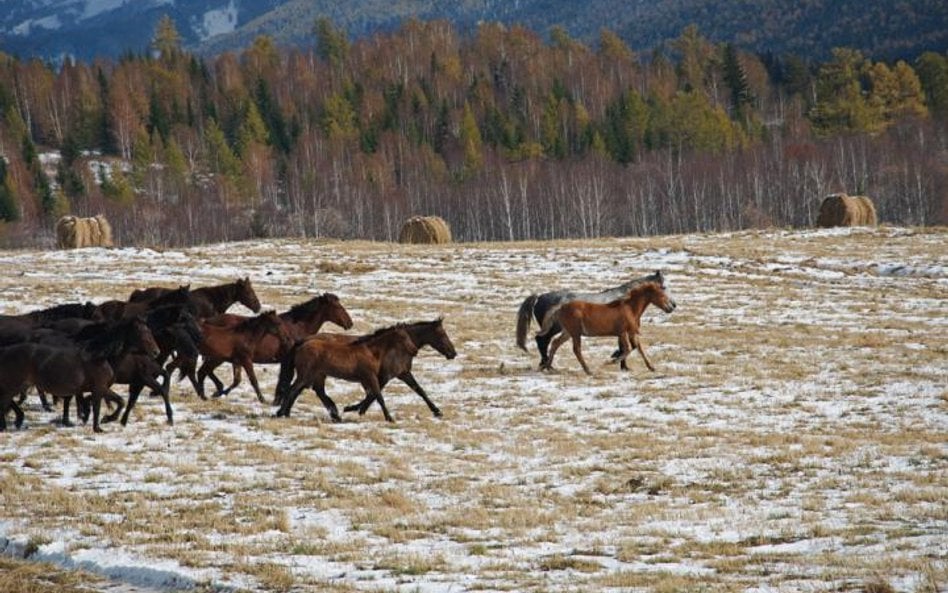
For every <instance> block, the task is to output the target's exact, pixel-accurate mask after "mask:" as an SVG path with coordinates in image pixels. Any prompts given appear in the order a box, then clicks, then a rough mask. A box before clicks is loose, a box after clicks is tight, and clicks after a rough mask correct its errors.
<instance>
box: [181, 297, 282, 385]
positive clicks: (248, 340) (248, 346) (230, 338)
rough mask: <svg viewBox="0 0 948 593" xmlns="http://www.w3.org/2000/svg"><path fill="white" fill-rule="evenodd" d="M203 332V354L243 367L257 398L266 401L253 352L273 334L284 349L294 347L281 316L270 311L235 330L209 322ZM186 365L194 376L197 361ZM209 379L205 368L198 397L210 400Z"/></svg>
mask: <svg viewBox="0 0 948 593" xmlns="http://www.w3.org/2000/svg"><path fill="white" fill-rule="evenodd" d="M201 331H202V332H203V333H204V338H203V340H202V341H201V345H200V346H199V347H198V350H200V352H201V355H202V356H204V357H205V358H206V359H212V360H219V361H227V362H231V363H234V364H239V365H240V366H242V367H243V369H244V370H245V371H246V372H247V377H248V378H249V379H250V384H251V385H253V390H254V392H256V394H257V399H258V400H260V401H261V402H263V401H264V399H263V394H262V393H260V385H258V384H257V375H256V374H254V372H253V352H254V349H255V348H256V345H257V344H258V343H260V341H261V339H262V338H263V336H264V335H265V334H271V335H273V336H275V337H276V338H277V341H278V342H279V343H280V347H281V348H284V349H286V350H289V349H290V348H291V347H292V346H293V340H291V339H290V337H289V336H288V335H287V333H286V330H285V329H284V327H283V324H282V323H281V322H280V318H279V317H277V314H276V313H275V312H273V311H267V312H266V313H262V314H260V315H258V316H257V317H250V318H249V319H246V320H244V321H241V322H240V323H238V324H237V325H235V326H233V327H220V326H216V325H213V324H210V323H208V322H206V321H205V322H203V323H202V324H201ZM186 363H187V364H190V365H192V366H191V367H190V369H188V372H191V373H193V369H194V367H193V364H194V361H193V360H189V361H186ZM206 376H207V373H206V372H205V369H204V368H203V367H201V372H199V373H198V376H197V381H196V385H197V388H198V395H199V396H200V397H201V398H202V399H207V396H205V395H204V379H205V377H206Z"/></svg>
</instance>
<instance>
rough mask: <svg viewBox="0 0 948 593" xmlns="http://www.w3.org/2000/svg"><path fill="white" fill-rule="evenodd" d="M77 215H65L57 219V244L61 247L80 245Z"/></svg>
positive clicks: (72, 247)
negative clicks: (77, 235) (77, 231)
mask: <svg viewBox="0 0 948 593" xmlns="http://www.w3.org/2000/svg"><path fill="white" fill-rule="evenodd" d="M77 220H79V219H78V218H76V217H75V216H63V217H61V218H60V219H59V220H57V221H56V246H57V247H59V248H60V249H75V248H76V247H78V246H79V245H78V242H77V237H76V221H77Z"/></svg>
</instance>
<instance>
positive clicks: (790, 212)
mask: <svg viewBox="0 0 948 593" xmlns="http://www.w3.org/2000/svg"><path fill="white" fill-rule="evenodd" d="M313 35H314V37H315V40H316V43H315V46H314V49H305V50H298V49H297V50H290V49H280V48H278V47H277V46H276V45H275V44H274V42H273V41H272V40H271V39H270V38H268V37H265V36H261V37H258V38H257V39H256V40H255V41H254V43H253V44H252V46H251V47H249V48H248V49H246V50H245V51H242V52H240V53H224V54H221V55H218V56H215V57H213V58H201V57H198V56H196V55H193V54H190V53H187V52H185V51H183V50H182V48H181V41H180V37H179V35H178V33H177V30H176V29H175V26H174V23H173V22H172V21H171V20H170V19H168V18H165V19H162V21H161V22H160V23H159V25H158V27H157V29H156V31H155V34H154V38H153V40H152V47H153V51H152V52H151V53H149V54H148V55H127V56H125V57H123V58H122V59H119V60H116V61H110V60H98V61H94V62H71V61H70V62H66V63H65V64H62V65H61V66H59V67H56V68H54V67H51V66H50V65H48V64H45V63H43V62H42V61H39V60H19V59H16V58H13V57H11V56H6V55H3V54H0V116H2V119H0V155H2V157H3V158H0V221H5V222H0V242H3V244H6V245H44V244H47V245H48V244H52V226H53V224H54V222H55V220H56V219H57V218H58V217H59V216H61V215H62V214H65V213H74V214H79V215H83V216H86V215H93V214H97V213H105V214H106V215H107V216H108V217H109V219H110V220H111V221H112V224H113V227H114V228H115V230H116V235H117V240H118V242H120V243H123V244H149V245H183V244H193V243H200V242H208V241H221V240H239V239H246V238H250V237H265V236H307V237H340V238H367V239H381V240H391V239H392V238H393V237H396V236H397V234H398V230H399V226H400V224H401V222H402V221H403V220H404V219H406V218H408V217H409V216H411V215H414V214H432V215H440V216H442V217H443V218H445V219H446V220H447V221H449V223H450V224H451V226H452V230H453V233H454V235H455V237H456V238H458V239H461V240H518V239H546V238H559V237H598V236H605V235H628V234H636V235H637V234H659V233H681V232H693V231H705V230H732V229H740V228H749V227H761V226H772V225H777V226H801V225H809V224H811V223H812V221H813V218H814V212H815V209H816V208H818V206H819V199H820V198H821V197H822V196H824V195H826V194H827V193H831V192H834V191H847V192H849V193H851V194H856V193H865V194H868V195H870V196H871V197H872V198H873V199H874V200H875V201H876V204H877V207H878V209H879V212H880V216H881V219H882V220H883V221H885V222H890V223H898V224H913V225H919V224H920V225H926V224H944V223H945V222H946V219H948V210H946V209H948V206H946V199H948V156H946V155H948V125H946V122H948V54H938V53H933V52H926V53H924V54H922V55H920V56H919V57H918V58H917V59H916V60H913V61H912V62H911V63H908V62H903V61H900V62H897V63H894V64H891V63H885V62H873V61H871V60H869V59H867V58H865V57H864V56H862V55H861V54H860V53H859V52H857V51H854V50H850V49H845V48H841V49H837V50H834V52H833V57H832V59H831V60H829V61H826V62H824V63H809V62H806V61H804V60H802V59H799V58H795V57H793V56H758V55H754V54H750V53H746V52H743V51H740V50H738V49H736V48H735V47H734V46H733V45H730V44H713V43H711V42H709V41H708V40H707V39H706V38H705V37H703V36H702V35H701V33H700V31H699V30H698V29H697V28H696V27H693V26H691V27H688V28H686V29H685V30H684V31H682V34H681V36H680V37H679V38H678V39H676V40H675V41H674V42H673V43H671V44H669V46H668V48H667V51H665V52H653V53H651V54H649V55H647V56H639V55H636V54H635V53H634V52H632V51H631V50H630V49H629V48H628V46H627V45H626V44H625V43H624V42H623V41H622V40H621V39H620V38H619V37H618V36H617V35H615V34H614V33H612V32H610V31H609V30H603V31H602V32H601V35H600V38H599V41H598V43H597V44H593V45H587V44H584V43H581V42H579V41H577V40H575V39H573V38H571V37H570V36H569V35H568V34H567V33H566V32H565V31H564V30H563V29H553V30H552V31H551V32H550V34H549V36H548V37H546V38H544V37H542V36H540V35H539V34H537V33H534V32H532V31H529V30H527V29H524V28H520V27H505V26H503V25H500V24H491V23H485V24H482V25H480V26H479V27H478V28H477V30H476V31H475V32H474V33H472V34H470V35H460V34H459V33H458V32H457V30H456V29H455V28H454V27H453V26H452V25H450V24H449V23H446V22H443V21H430V22H422V21H417V20H411V21H407V22H405V23H404V24H403V25H402V26H401V27H400V28H399V29H397V30H395V31H394V32H391V33H386V34H378V35H375V36H373V37H370V38H366V39H363V40H360V41H358V42H354V43H353V42H350V40H349V39H348V38H347V36H346V35H345V33H344V32H342V30H341V29H338V28H336V27H335V26H334V25H333V23H332V22H331V21H329V20H327V19H319V20H317V21H316V23H315V24H314V26H313ZM50 153H53V154H50ZM57 155H58V157H57Z"/></svg>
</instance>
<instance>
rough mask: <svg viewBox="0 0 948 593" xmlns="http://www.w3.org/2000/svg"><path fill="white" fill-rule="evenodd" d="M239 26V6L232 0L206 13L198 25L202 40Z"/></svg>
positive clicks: (228, 31)
mask: <svg viewBox="0 0 948 593" xmlns="http://www.w3.org/2000/svg"><path fill="white" fill-rule="evenodd" d="M236 28H237V6H235V5H234V2H233V0H231V1H230V2H229V3H228V4H227V6H224V7H222V8H218V9H215V10H209V11H207V12H205V13H204V19H203V21H202V22H201V25H200V26H199V27H198V29H199V30H198V31H197V33H198V35H199V36H200V37H201V40H202V41H204V40H207V39H210V38H211V37H216V36H218V35H223V34H225V33H230V32H232V31H234V30H235V29H236Z"/></svg>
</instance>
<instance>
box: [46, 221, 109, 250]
mask: <svg viewBox="0 0 948 593" xmlns="http://www.w3.org/2000/svg"><path fill="white" fill-rule="evenodd" d="M56 245H57V247H59V248H60V249H78V248H81V247H112V246H113V243H112V225H110V224H109V221H108V220H107V219H106V218H105V216H102V215H101V214H100V215H98V216H94V217H92V218H79V217H77V216H63V217H61V218H60V219H59V220H58V221H56Z"/></svg>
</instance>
